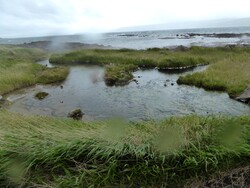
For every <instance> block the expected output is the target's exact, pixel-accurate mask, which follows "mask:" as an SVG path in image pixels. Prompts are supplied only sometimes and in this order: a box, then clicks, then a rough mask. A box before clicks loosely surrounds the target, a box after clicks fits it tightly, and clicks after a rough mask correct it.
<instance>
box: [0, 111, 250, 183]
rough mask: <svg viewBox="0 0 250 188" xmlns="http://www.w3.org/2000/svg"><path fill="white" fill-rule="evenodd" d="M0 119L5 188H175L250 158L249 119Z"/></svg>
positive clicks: (0, 169) (4, 115)
mask: <svg viewBox="0 0 250 188" xmlns="http://www.w3.org/2000/svg"><path fill="white" fill-rule="evenodd" d="M0 119H1V121H0V161H1V162H0V179H1V181H0V182H1V186H3V187H5V186H7V185H9V186H10V185H11V186H20V185H23V186H24V187H32V186H33V187H34V186H37V187H39V186H40V187H105V186H107V187H109V186H115V187H122V186H128V187H166V186H170V187H171V186H175V187H177V186H184V184H185V182H186V180H188V179H190V178H193V177H205V176H208V175H210V174H213V173H214V172H217V171H219V170H222V169H227V168H228V167H231V166H233V165H237V164H239V163H240V164H241V165H242V164H247V163H248V160H247V159H248V158H249V155H250V140H249V138H250V117H249V116H248V117H198V116H187V117H172V118H168V119H165V120H162V121H160V122H156V121H153V120H152V121H149V122H135V123H132V122H131V123H128V122H125V121H122V120H119V119H113V120H109V121H104V122H89V123H85V122H78V121H74V120H66V119H56V118H48V117H39V116H22V115H18V114H12V113H9V112H6V111H0ZM13 169H15V170H13Z"/></svg>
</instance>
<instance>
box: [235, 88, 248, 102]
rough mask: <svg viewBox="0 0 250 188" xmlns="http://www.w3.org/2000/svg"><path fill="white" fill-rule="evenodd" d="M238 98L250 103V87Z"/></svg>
mask: <svg viewBox="0 0 250 188" xmlns="http://www.w3.org/2000/svg"><path fill="white" fill-rule="evenodd" d="M236 100H239V101H242V102H245V103H249V102H250V87H249V88H247V89H246V90H245V91H244V92H243V93H242V94H241V95H240V96H239V97H237V98H236Z"/></svg>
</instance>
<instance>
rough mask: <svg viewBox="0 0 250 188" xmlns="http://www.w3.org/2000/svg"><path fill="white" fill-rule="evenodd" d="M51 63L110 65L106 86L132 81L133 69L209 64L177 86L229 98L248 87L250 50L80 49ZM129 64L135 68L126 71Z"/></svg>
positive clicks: (54, 58) (197, 48)
mask: <svg viewBox="0 0 250 188" xmlns="http://www.w3.org/2000/svg"><path fill="white" fill-rule="evenodd" d="M50 62H51V63H55V64H72V63H80V64H95V65H104V66H109V65H110V64H112V66H109V67H108V68H107V70H106V73H105V79H107V83H113V82H117V83H119V82H121V83H123V84H124V82H127V83H128V81H129V80H130V79H131V78H132V72H133V71H134V70H135V68H134V67H140V68H154V67H158V68H159V69H160V70H166V69H180V68H190V67H194V66H197V65H204V64H211V66H210V67H209V68H208V70H207V71H205V72H201V73H194V74H192V75H187V76H185V77H181V78H180V79H179V81H178V83H179V84H189V85H195V86H198V87H204V88H206V89H210V90H220V91H227V92H228V93H229V94H230V96H232V97H235V96H237V95H239V94H240V93H241V92H243V91H244V89H246V87H247V86H248V85H249V84H250V76H249V72H250V49H249V48H240V47H235V48H229V47H223V48H222V47H217V48H202V47H191V48H190V49H185V50H178V49H177V50H168V49H159V48H152V49H148V50H129V49H121V50H82V51H74V52H67V53H65V54H53V55H52V56H51V58H50ZM124 65H126V66H124ZM128 65H133V66H134V67H133V68H131V69H129V71H127V70H128V69H127V66H128ZM118 66H119V67H118ZM124 69H126V70H124Z"/></svg>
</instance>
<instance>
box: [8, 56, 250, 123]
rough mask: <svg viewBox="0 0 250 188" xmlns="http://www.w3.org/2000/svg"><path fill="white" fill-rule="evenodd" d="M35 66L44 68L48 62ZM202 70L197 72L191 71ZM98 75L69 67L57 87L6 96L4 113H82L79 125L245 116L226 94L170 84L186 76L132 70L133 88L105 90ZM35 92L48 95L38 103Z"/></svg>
mask: <svg viewBox="0 0 250 188" xmlns="http://www.w3.org/2000/svg"><path fill="white" fill-rule="evenodd" d="M39 63H40V64H48V66H50V64H49V63H48V61H43V62H39ZM202 69H204V68H197V69H196V70H195V71H202ZM103 72H104V70H103V68H102V67H98V66H72V67H71V68H70V74H69V76H68V78H67V79H66V81H65V82H63V83H61V84H60V85H54V86H51V85H49V86H41V85H38V86H35V87H31V88H28V89H24V90H20V91H18V92H15V93H12V94H11V95H9V96H7V97H8V99H9V101H12V104H11V105H10V106H8V109H9V110H10V111H14V112H20V113H28V114H39V115H49V116H57V117H67V114H68V113H69V112H70V111H72V110H74V109H76V108H80V109H82V111H83V112H84V113H85V114H86V115H85V116H84V119H85V120H95V119H106V118H111V117H114V116H116V117H122V118H125V119H129V120H138V119H150V118H154V119H161V118H164V117H167V116H171V115H187V114H193V113H196V114H201V115H207V114H208V115H210V114H216V115H218V114H226V115H244V114H245V115H246V114H248V115H249V114H250V107H249V106H248V105H245V104H242V103H240V102H237V101H235V100H232V99H230V98H229V97H228V95H227V94H226V93H218V92H208V91H205V90H203V89H199V88H196V87H190V86H184V85H178V84H177V83H176V80H177V79H178V77H179V76H180V75H183V74H187V73H190V72H186V73H175V74H167V73H162V72H159V71H158V70H155V69H153V70H144V71H142V70H138V71H136V72H135V73H134V76H135V78H136V79H137V80H138V84H136V83H135V82H131V83H130V84H129V85H127V86H123V87H108V86H106V85H105V83H104V81H103V79H102V77H103ZM138 76H139V77H140V78H138ZM166 80H167V81H166ZM165 83H166V84H167V86H166V87H165V86H164V84H165ZM171 84H174V85H173V86H172V85H171ZM61 85H63V89H61V87H60V86H61ZM39 91H45V92H48V93H49V96H48V97H46V98H45V99H44V100H42V101H39V100H37V99H36V98H34V95H35V94H36V93H37V92H39Z"/></svg>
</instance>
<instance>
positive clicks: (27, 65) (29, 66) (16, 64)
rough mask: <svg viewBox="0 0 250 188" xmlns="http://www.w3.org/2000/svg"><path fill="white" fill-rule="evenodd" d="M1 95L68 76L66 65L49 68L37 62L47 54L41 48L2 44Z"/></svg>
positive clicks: (0, 66) (0, 64) (0, 52)
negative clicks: (36, 62)
mask: <svg viewBox="0 0 250 188" xmlns="http://www.w3.org/2000/svg"><path fill="white" fill-rule="evenodd" d="M0 57H1V58H0V95H3V94H5V93H8V92H11V91H13V90H16V89H19V88H22V87H27V86H30V85H34V84H36V83H53V82H56V81H60V80H63V79H65V78H66V76H67V74H68V69H67V68H64V67H60V68H53V69H48V68H46V67H43V66H41V65H38V64H35V63H34V62H35V61H39V60H42V59H45V58H46V57H47V54H46V53H45V52H43V51H42V50H39V49H30V48H29V49H28V48H19V47H11V46H4V45H1V46H0Z"/></svg>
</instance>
